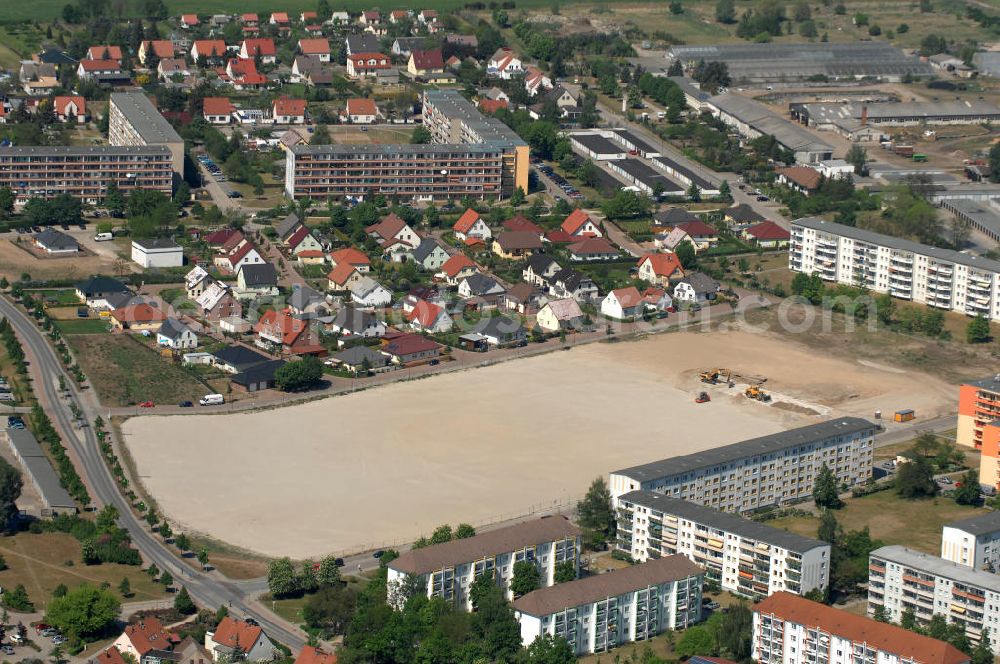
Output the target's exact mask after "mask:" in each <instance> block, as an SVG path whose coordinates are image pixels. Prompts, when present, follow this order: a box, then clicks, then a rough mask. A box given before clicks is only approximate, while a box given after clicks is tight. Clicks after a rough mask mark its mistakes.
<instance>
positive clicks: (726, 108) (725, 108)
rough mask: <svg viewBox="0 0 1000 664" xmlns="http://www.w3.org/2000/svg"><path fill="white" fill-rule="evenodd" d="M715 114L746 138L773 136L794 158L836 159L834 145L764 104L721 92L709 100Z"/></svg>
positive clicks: (808, 161) (804, 161) (810, 160)
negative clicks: (834, 157)
mask: <svg viewBox="0 0 1000 664" xmlns="http://www.w3.org/2000/svg"><path fill="white" fill-rule="evenodd" d="M709 107H710V108H711V109H712V114H713V115H716V116H718V118H719V119H720V120H722V122H724V123H725V124H726V125H728V126H729V127H731V128H732V129H734V130H735V131H736V132H737V133H738V134H739V135H740V136H742V137H743V138H744V139H745V140H748V141H752V140H753V139H755V138H759V137H760V136H774V138H775V140H776V141H778V143H779V144H780V145H781V147H783V148H785V149H786V150H790V151H791V152H793V153H794V154H795V161H797V162H799V163H802V164H813V163H816V162H820V161H825V160H827V159H833V147H832V146H830V145H829V144H827V143H824V142H823V141H821V140H819V139H818V138H816V137H815V136H813V135H812V133H810V132H809V131H808V130H806V129H803V128H802V127H800V126H798V125H797V124H795V123H794V122H792V121H790V120H788V119H786V118H783V117H781V116H780V115H778V114H777V113H775V112H774V111H772V110H771V109H769V108H768V107H767V106H765V105H764V104H761V103H760V102H757V101H754V100H753V99H748V98H747V97H741V96H739V95H734V94H728V93H727V94H721V95H716V96H714V97H712V98H711V99H710V100H709Z"/></svg>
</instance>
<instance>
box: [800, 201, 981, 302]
mask: <svg viewBox="0 0 1000 664" xmlns="http://www.w3.org/2000/svg"><path fill="white" fill-rule="evenodd" d="M791 233H792V239H791V242H790V243H789V245H788V267H789V269H790V270H792V271H793V272H802V273H805V274H817V275H819V276H820V278H822V279H823V280H824V281H834V282H837V283H841V284H848V285H852V286H863V287H864V288H867V289H869V290H872V291H875V292H878V293H888V294H889V295H891V296H892V297H896V298H899V299H901V300H910V301H912V302H919V303H921V304H926V305H928V306H931V307H936V308H938V309H946V310H949V311H957V312H960V313H963V314H966V315H969V316H975V315H979V314H981V315H983V316H985V317H986V318H989V319H991V320H1000V262H998V261H994V260H990V259H988V258H982V257H980V256H972V255H969V254H963V253H960V252H957V251H951V250H948V249H938V248H936V247H930V246H928V245H925V244H919V243H917V242H911V241H909V240H901V239H899V238H894V237H891V236H888V235H881V234H879V233H872V232H871V231H866V230H862V229H860V228H854V227H853V226H844V225H843V224H835V223H833V222H831V221H824V220H822V219H817V218H815V217H804V218H802V219H796V220H795V221H793V222H792V229H791Z"/></svg>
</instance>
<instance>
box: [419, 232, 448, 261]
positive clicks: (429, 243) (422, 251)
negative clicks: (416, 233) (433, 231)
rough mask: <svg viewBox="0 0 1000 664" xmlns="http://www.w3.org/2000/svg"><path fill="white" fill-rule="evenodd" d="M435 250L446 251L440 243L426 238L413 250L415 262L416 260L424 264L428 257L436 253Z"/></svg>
mask: <svg viewBox="0 0 1000 664" xmlns="http://www.w3.org/2000/svg"><path fill="white" fill-rule="evenodd" d="M435 249H441V250H442V251H444V249H443V248H442V247H441V243H439V242H438V241H437V240H435V239H434V238H432V237H426V238H424V239H423V240H421V241H420V244H419V245H417V248H416V249H414V250H413V252H412V253H413V260H415V261H416V262H418V263H423V262H424V260H426V259H427V257H428V256H430V255H431V254H432V253H434V250H435Z"/></svg>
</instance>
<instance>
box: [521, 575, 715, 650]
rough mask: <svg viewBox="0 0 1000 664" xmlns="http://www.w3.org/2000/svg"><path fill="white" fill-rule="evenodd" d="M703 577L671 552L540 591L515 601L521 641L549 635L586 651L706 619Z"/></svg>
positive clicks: (529, 640) (606, 648)
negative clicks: (638, 563)
mask: <svg viewBox="0 0 1000 664" xmlns="http://www.w3.org/2000/svg"><path fill="white" fill-rule="evenodd" d="M703 578H704V573H703V572H702V570H701V568H700V567H698V566H697V565H695V564H694V563H692V562H691V561H690V560H687V559H686V558H685V557H684V556H667V557H665V558H659V559H657V560H650V561H649V562H646V563H643V564H641V565H633V566H631V567H626V568H624V569H618V570H614V571H611V572H605V573H604V574H595V575H592V576H588V577H586V578H584V579H578V580H576V581H568V582H566V583H560V584H557V585H554V586H550V587H547V588H541V589H539V590H535V591H533V592H530V593H528V594H527V595H524V596H523V597H520V598H518V599H516V600H514V615H515V617H516V618H517V621H518V622H519V623H520V625H521V642H522V643H523V644H524V645H525V646H530V645H531V643H532V642H534V641H535V639H537V638H539V637H541V636H543V635H546V634H547V635H550V636H553V637H556V638H562V639H565V640H566V642H567V643H568V644H569V646H570V648H571V649H572V650H573V652H574V653H575V654H576V655H586V654H589V653H595V652H607V651H608V650H610V649H611V648H615V647H617V646H620V645H623V644H625V643H632V642H635V641H646V640H648V639H651V638H652V637H654V636H656V635H657V634H661V633H662V632H665V631H667V630H676V629H684V628H685V627H688V626H690V625H694V624H695V623H697V622H699V621H700V620H701V586H702V582H703Z"/></svg>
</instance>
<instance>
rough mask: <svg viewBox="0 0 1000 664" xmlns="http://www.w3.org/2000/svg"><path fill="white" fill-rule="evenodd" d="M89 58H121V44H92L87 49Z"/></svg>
mask: <svg viewBox="0 0 1000 664" xmlns="http://www.w3.org/2000/svg"><path fill="white" fill-rule="evenodd" d="M87 58H88V59H90V60H121V59H122V47H121V46H110V45H101V46H91V47H90V48H88V49H87Z"/></svg>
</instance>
